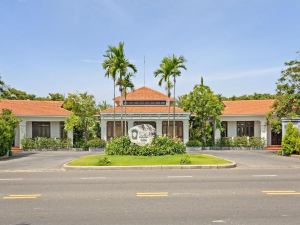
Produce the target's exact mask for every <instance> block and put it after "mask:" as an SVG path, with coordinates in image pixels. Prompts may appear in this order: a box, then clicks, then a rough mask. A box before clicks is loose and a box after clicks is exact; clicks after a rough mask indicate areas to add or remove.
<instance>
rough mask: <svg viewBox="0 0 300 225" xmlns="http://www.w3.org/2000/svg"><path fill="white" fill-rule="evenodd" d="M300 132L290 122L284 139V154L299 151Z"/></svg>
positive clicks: (282, 151)
mask: <svg viewBox="0 0 300 225" xmlns="http://www.w3.org/2000/svg"><path fill="white" fill-rule="evenodd" d="M299 139H300V134H299V130H298V129H297V128H295V127H294V126H293V124H292V123H288V125H287V127H286V132H285V135H284V137H283V140H282V149H281V154H282V155H291V154H293V153H295V152H297V149H298V148H299V147H300V145H299Z"/></svg>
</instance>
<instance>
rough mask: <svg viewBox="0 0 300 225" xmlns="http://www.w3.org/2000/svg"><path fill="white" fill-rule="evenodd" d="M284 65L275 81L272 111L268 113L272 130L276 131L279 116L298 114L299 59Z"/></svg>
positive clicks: (279, 125) (279, 128)
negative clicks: (274, 97) (275, 92)
mask: <svg viewBox="0 0 300 225" xmlns="http://www.w3.org/2000/svg"><path fill="white" fill-rule="evenodd" d="M285 66H286V68H285V69H284V70H283V71H282V72H281V76H280V78H279V79H278V81H277V87H276V91H277V97H276V100H275V102H274V105H273V111H272V112H271V113H270V114H269V115H268V119H269V122H270V123H271V124H272V127H273V130H274V131H276V132H278V133H279V132H280V131H281V118H283V117H288V118H293V117H299V116H300V60H291V61H289V62H286V63H285Z"/></svg>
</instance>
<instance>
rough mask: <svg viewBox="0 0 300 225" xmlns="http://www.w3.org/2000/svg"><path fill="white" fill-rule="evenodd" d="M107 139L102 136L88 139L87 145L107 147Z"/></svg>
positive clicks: (90, 146)
mask: <svg viewBox="0 0 300 225" xmlns="http://www.w3.org/2000/svg"><path fill="white" fill-rule="evenodd" d="M105 145H106V141H104V140H102V139H100V138H94V139H91V140H89V141H88V143H87V146H88V147H89V148H105Z"/></svg>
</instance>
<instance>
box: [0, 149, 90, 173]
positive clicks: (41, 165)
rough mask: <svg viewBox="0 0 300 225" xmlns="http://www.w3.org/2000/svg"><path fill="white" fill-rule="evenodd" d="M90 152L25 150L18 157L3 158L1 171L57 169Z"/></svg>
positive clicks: (0, 162)
mask: <svg viewBox="0 0 300 225" xmlns="http://www.w3.org/2000/svg"><path fill="white" fill-rule="evenodd" d="M86 154H90V153H89V152H71V151H63V152H54V151H52V152H24V153H19V154H18V155H17V156H16V157H14V158H11V159H8V160H1V161H0V172H1V171H12V172H13V171H37V172H38V171H55V170H60V169H61V167H62V165H63V164H64V163H66V162H68V161H70V160H72V159H73V158H76V157H79V156H82V155H86Z"/></svg>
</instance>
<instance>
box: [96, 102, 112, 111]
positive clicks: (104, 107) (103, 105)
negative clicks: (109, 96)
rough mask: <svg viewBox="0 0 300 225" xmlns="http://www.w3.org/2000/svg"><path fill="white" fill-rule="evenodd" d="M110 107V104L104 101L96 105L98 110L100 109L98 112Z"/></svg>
mask: <svg viewBox="0 0 300 225" xmlns="http://www.w3.org/2000/svg"><path fill="white" fill-rule="evenodd" d="M111 107H112V106H111V105H110V104H108V103H107V102H106V101H102V102H100V103H99V105H98V108H99V109H100V111H103V110H105V109H108V108H111Z"/></svg>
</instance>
